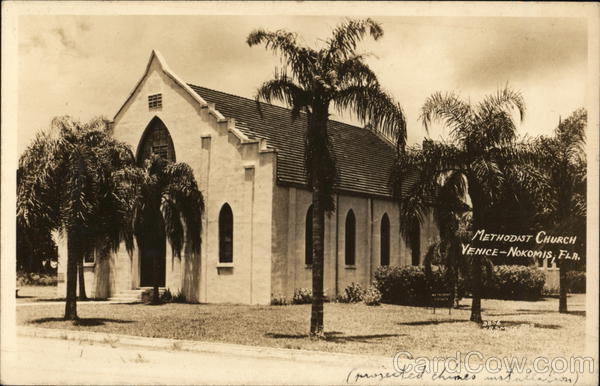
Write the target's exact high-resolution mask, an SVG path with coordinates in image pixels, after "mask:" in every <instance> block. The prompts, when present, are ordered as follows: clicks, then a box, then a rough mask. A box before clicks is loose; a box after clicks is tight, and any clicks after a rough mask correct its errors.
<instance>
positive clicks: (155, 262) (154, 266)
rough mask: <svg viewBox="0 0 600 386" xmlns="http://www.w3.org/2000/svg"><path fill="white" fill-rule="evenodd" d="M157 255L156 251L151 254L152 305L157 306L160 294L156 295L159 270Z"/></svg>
mask: <svg viewBox="0 0 600 386" xmlns="http://www.w3.org/2000/svg"><path fill="white" fill-rule="evenodd" d="M158 255H159V254H158V253H157V251H156V250H153V254H152V270H153V271H154V272H153V275H152V276H153V279H154V280H153V282H154V286H153V288H152V304H159V303H160V294H159V293H158V281H159V277H160V275H159V272H158V271H159V269H160V261H159V260H158V259H159V256H158Z"/></svg>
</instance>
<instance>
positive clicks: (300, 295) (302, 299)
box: [292, 288, 312, 304]
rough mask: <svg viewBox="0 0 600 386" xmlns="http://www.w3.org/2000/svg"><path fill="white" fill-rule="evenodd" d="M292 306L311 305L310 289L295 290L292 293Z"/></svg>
mask: <svg viewBox="0 0 600 386" xmlns="http://www.w3.org/2000/svg"><path fill="white" fill-rule="evenodd" d="M292 303H293V304H309V303H312V290H311V289H310V288H296V290H295V291H294V298H293V299H292Z"/></svg>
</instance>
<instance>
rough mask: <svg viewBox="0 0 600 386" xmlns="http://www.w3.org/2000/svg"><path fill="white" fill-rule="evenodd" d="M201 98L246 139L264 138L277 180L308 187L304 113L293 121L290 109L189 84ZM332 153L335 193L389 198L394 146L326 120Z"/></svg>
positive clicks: (368, 133) (362, 130)
mask: <svg viewBox="0 0 600 386" xmlns="http://www.w3.org/2000/svg"><path fill="white" fill-rule="evenodd" d="M188 86H189V87H190V88H191V89H192V90H194V92H196V93H197V94H198V95H199V96H200V97H201V98H202V99H204V100H205V101H207V102H209V103H214V104H215V110H217V111H218V112H220V113H221V114H222V115H223V116H224V117H226V118H234V119H235V126H236V128H237V129H238V130H240V131H241V132H242V133H244V134H245V135H246V136H247V137H248V138H251V139H265V140H266V141H267V143H268V145H269V147H272V148H275V150H276V152H277V182H278V183H279V184H283V185H296V186H301V187H307V186H308V183H307V179H306V173H305V169H304V132H305V130H306V125H307V118H306V115H305V114H301V116H300V117H299V118H298V119H296V120H294V121H292V118H291V112H290V109H287V108H284V107H280V106H275V105H272V104H268V103H262V102H261V110H262V117H261V115H260V113H259V112H258V109H257V106H256V101H255V100H253V99H248V98H244V97H240V96H236V95H232V94H227V93H224V92H221V91H216V90H211V89H208V88H205V87H200V86H195V85H192V84H188ZM328 132H329V134H330V135H331V142H332V144H333V151H334V153H335V156H336V160H337V168H338V181H337V184H336V190H338V191H344V192H348V193H355V194H366V195H370V196H379V197H387V198H389V197H391V195H392V191H391V187H390V184H389V176H390V171H391V168H392V166H393V163H394V158H395V149H394V147H393V145H392V144H391V143H389V142H387V141H385V140H384V139H382V138H380V137H379V136H378V135H376V134H375V133H373V132H371V131H369V130H367V129H364V128H360V127H356V126H352V125H348V124H346V123H342V122H337V121H333V120H330V121H329V124H328Z"/></svg>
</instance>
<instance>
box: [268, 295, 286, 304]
mask: <svg viewBox="0 0 600 386" xmlns="http://www.w3.org/2000/svg"><path fill="white" fill-rule="evenodd" d="M288 304H289V301H288V299H287V298H286V297H285V296H283V295H281V294H277V295H271V305H272V306H287V305H288Z"/></svg>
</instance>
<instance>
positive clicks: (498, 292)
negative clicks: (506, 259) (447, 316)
mask: <svg viewBox="0 0 600 386" xmlns="http://www.w3.org/2000/svg"><path fill="white" fill-rule="evenodd" d="M545 280H546V278H545V276H544V274H543V272H541V271H540V270H538V269H537V268H535V267H531V268H530V267H525V266H516V265H513V266H508V265H500V266H496V267H494V271H493V275H492V278H491V280H488V279H484V283H483V297H484V298H495V299H514V300H536V299H539V298H540V297H541V296H542V291H543V288H544V282H545ZM374 284H375V287H376V288H377V289H378V290H379V292H380V293H381V302H382V303H391V304H405V305H427V304H429V303H430V299H429V294H430V291H431V292H452V290H453V289H452V288H450V285H451V284H450V283H449V282H448V280H447V277H446V271H445V270H443V269H440V268H439V267H435V266H434V267H432V272H431V279H430V280H428V279H427V276H426V274H425V269H424V267H421V266H402V267H399V266H386V267H380V268H378V269H377V271H376V272H375V283H374ZM464 291H465V280H464V279H463V278H462V277H459V279H458V296H459V297H462V296H464Z"/></svg>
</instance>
